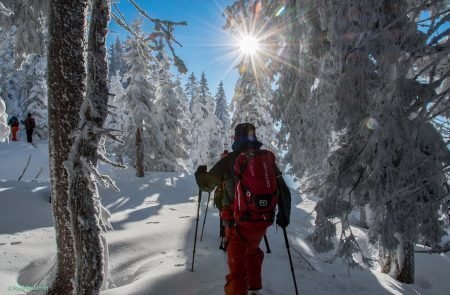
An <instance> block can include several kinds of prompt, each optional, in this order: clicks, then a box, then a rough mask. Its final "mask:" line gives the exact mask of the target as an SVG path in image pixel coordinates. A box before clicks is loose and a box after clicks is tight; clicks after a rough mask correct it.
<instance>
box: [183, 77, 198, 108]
mask: <svg viewBox="0 0 450 295" xmlns="http://www.w3.org/2000/svg"><path fill="white" fill-rule="evenodd" d="M184 91H185V92H186V95H187V97H188V98H189V111H190V112H191V113H192V104H193V103H194V99H195V98H196V97H197V96H198V82H197V78H196V77H195V74H194V72H192V73H191V75H190V76H189V78H188V82H187V83H186V85H185V88H184Z"/></svg>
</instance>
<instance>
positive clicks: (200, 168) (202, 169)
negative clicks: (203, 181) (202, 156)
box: [195, 165, 208, 176]
mask: <svg viewBox="0 0 450 295" xmlns="http://www.w3.org/2000/svg"><path fill="white" fill-rule="evenodd" d="M207 171H208V168H207V167H206V165H200V166H198V168H197V171H195V176H197V175H198V174H200V173H206V172H207Z"/></svg>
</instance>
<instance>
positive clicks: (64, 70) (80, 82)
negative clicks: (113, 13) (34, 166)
mask: <svg viewBox="0 0 450 295" xmlns="http://www.w3.org/2000/svg"><path fill="white" fill-rule="evenodd" d="M49 7H50V20H49V45H48V126H49V152H50V176H51V178H50V182H51V195H52V204H53V218H54V222H55V231H56V247H57V253H56V255H57V256H56V265H55V266H56V274H55V275H56V276H55V279H54V281H53V283H52V285H51V286H50V288H49V291H48V294H72V293H73V284H72V280H73V279H74V278H75V256H74V248H73V236H72V234H71V231H70V217H69V216H70V215H69V211H68V210H67V205H68V192H67V191H68V179H67V173H66V170H65V169H64V165H63V163H64V162H65V161H66V160H67V159H68V157H69V153H70V148H71V146H72V144H73V142H74V140H73V139H72V138H71V137H69V135H70V133H71V132H72V131H74V130H75V129H76V128H77V126H78V122H79V110H80V106H81V103H82V101H83V98H84V91H85V77H86V76H85V64H84V62H83V61H84V57H83V52H84V51H83V49H84V41H85V40H84V39H85V38H84V30H85V17H86V8H87V1H86V0H72V1H65V0H52V1H50V6H49Z"/></svg>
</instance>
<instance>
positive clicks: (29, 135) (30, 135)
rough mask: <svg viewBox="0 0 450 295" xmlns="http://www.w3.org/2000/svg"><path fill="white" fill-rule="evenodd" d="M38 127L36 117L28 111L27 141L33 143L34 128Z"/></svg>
mask: <svg viewBox="0 0 450 295" xmlns="http://www.w3.org/2000/svg"><path fill="white" fill-rule="evenodd" d="M35 127H36V123H35V122H34V118H33V117H32V116H31V114H30V113H28V117H27V118H26V119H25V130H26V131H27V142H29V143H33V130H34V128H35Z"/></svg>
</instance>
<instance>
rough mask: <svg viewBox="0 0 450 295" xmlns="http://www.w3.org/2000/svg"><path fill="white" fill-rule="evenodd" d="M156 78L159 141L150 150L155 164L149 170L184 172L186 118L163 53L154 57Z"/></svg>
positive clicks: (186, 152)
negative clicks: (153, 151) (153, 153)
mask: <svg viewBox="0 0 450 295" xmlns="http://www.w3.org/2000/svg"><path fill="white" fill-rule="evenodd" d="M157 61H158V64H157V65H158V66H157V67H155V69H156V70H157V75H156V76H157V77H158V78H159V81H158V84H157V91H156V103H155V104H156V107H157V109H158V115H157V121H158V124H159V128H158V130H157V132H158V136H159V137H161V138H162V143H163V145H162V146H155V147H153V148H154V150H155V155H156V157H155V164H154V166H153V167H151V168H152V170H153V171H187V168H188V167H186V166H185V163H186V162H187V160H188V157H189V153H188V150H187V148H188V147H187V146H186V145H185V143H187V142H189V139H188V134H189V129H188V125H187V121H188V115H189V113H188V112H186V109H185V106H186V105H185V101H182V99H183V97H180V96H179V93H178V94H177V93H176V91H175V90H176V85H175V83H174V82H173V81H172V75H171V73H170V63H169V60H168V57H167V55H166V54H165V53H164V52H159V53H158V55H157Z"/></svg>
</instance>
